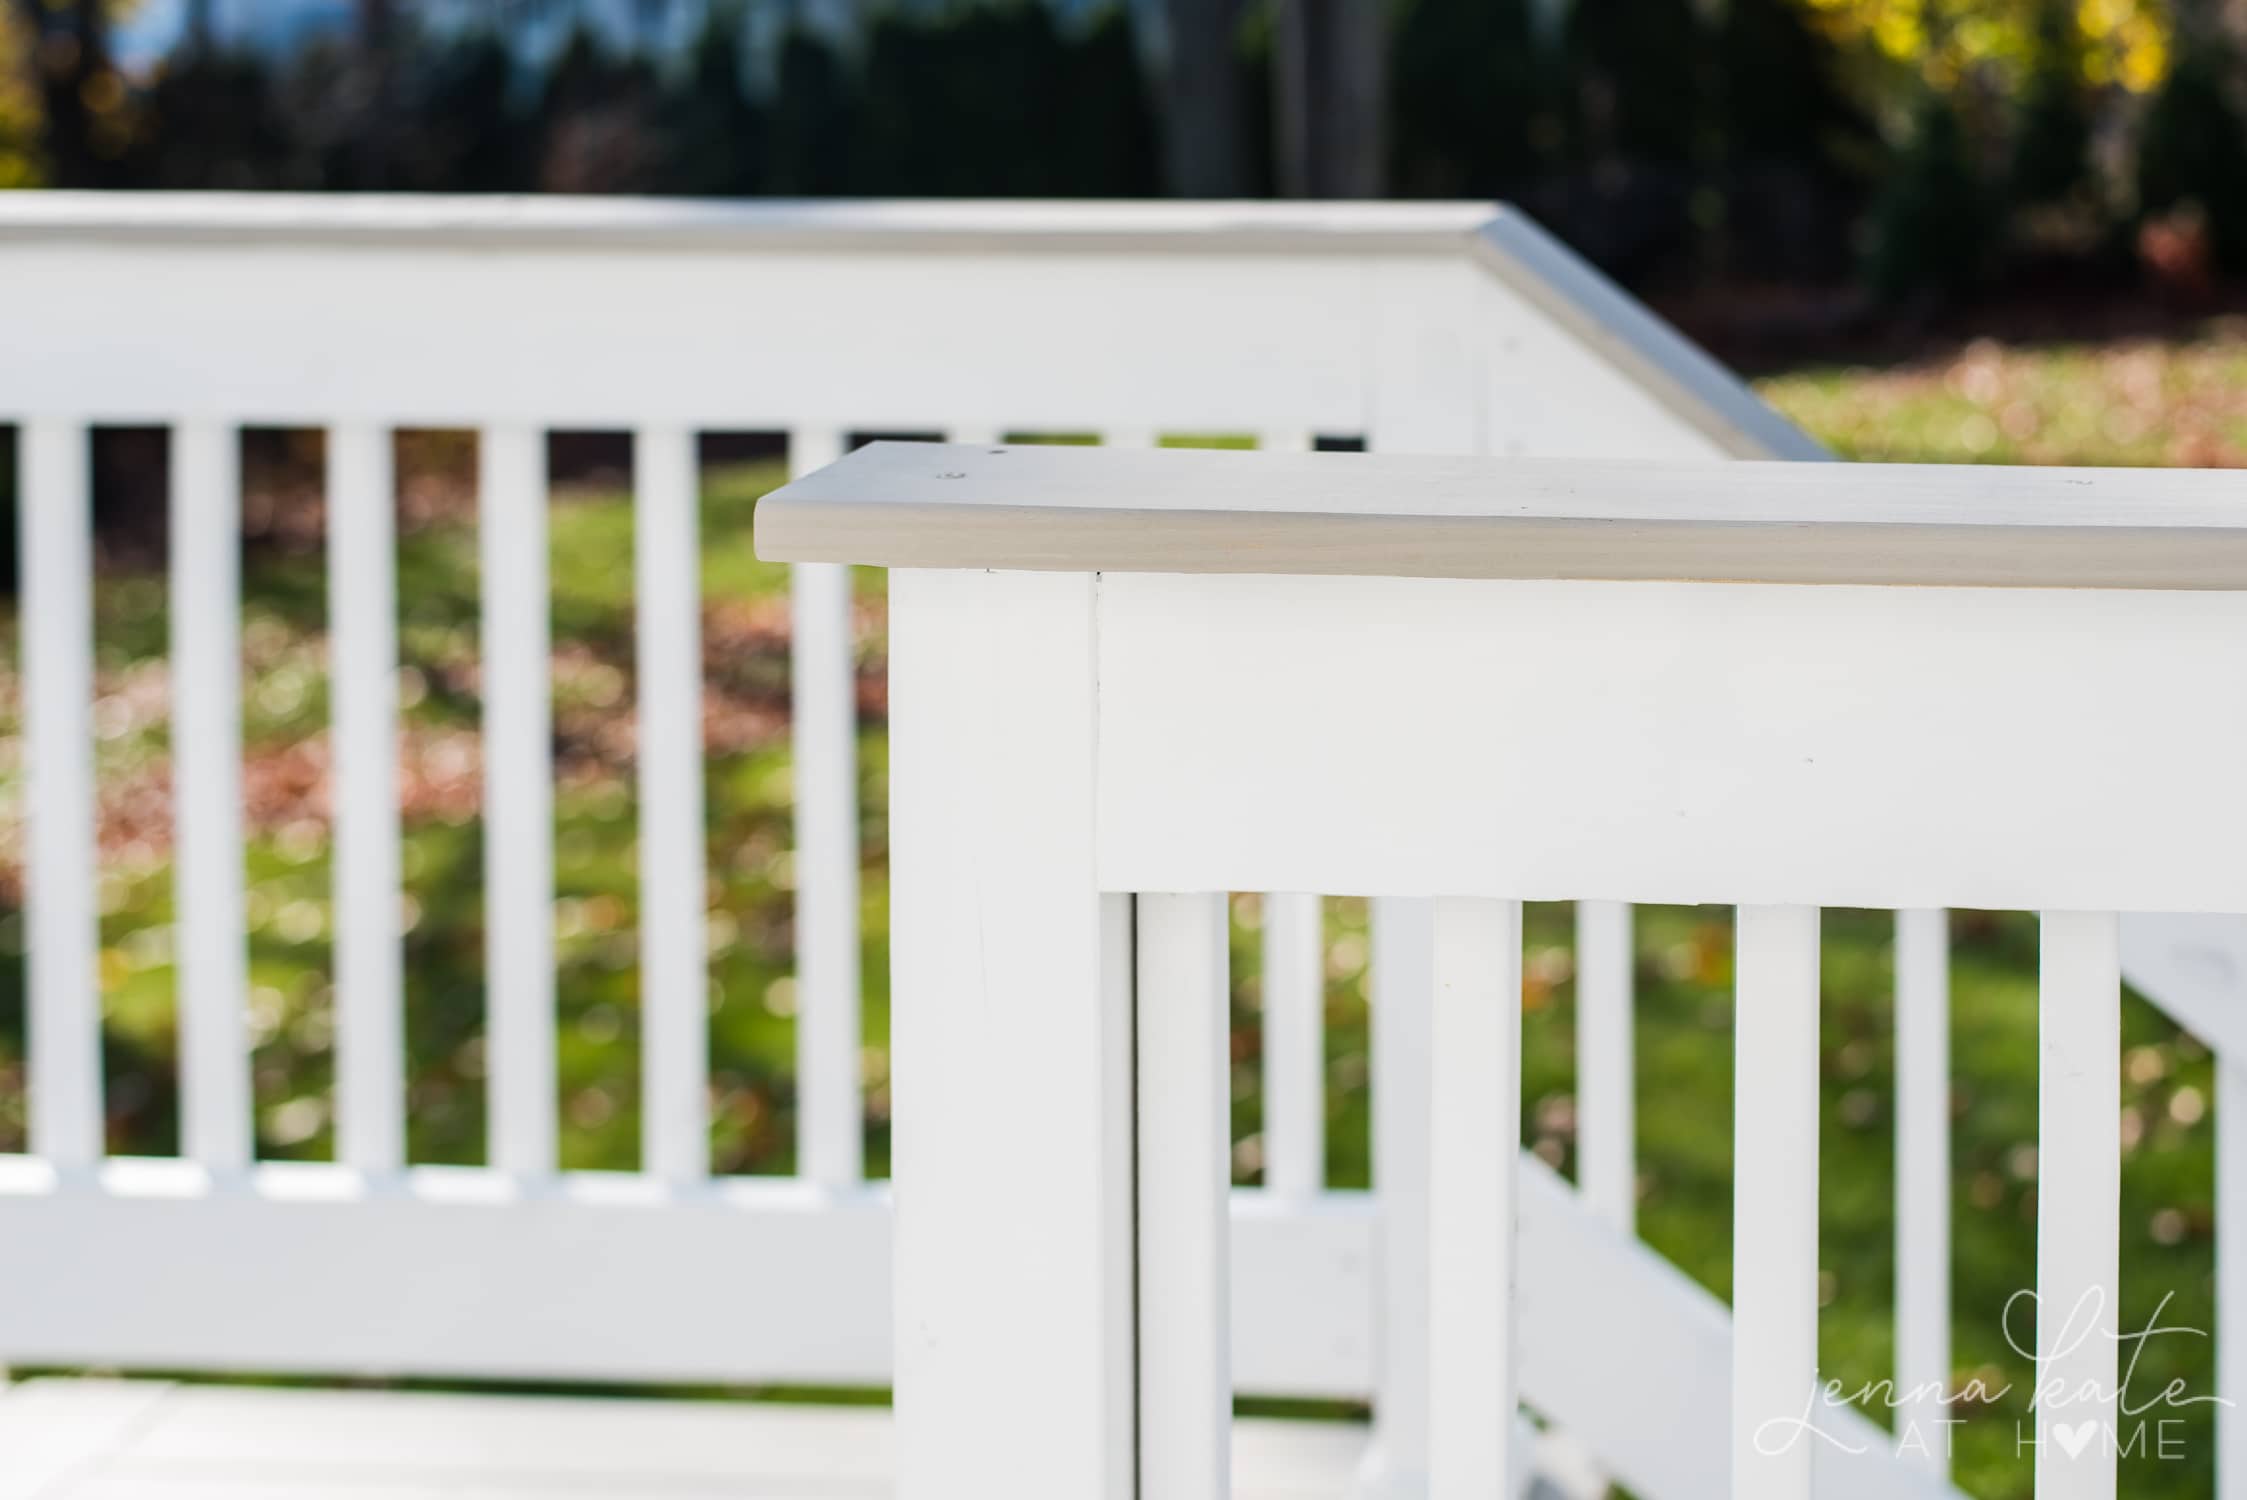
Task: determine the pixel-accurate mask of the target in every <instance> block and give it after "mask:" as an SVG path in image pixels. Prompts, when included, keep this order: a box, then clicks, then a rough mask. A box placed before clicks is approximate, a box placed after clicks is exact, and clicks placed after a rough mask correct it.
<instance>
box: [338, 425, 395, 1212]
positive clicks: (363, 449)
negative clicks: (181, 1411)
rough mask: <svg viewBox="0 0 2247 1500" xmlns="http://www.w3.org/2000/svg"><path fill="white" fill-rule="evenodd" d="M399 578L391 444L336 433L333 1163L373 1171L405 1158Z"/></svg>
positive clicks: (368, 428) (361, 431)
mask: <svg viewBox="0 0 2247 1500" xmlns="http://www.w3.org/2000/svg"><path fill="white" fill-rule="evenodd" d="M397 580H398V545H397V489H396V475H395V462H394V460H393V458H392V450H391V435H390V432H389V430H388V429H387V428H383V427H379V426H375V425H373V424H370V423H362V422H349V423H341V424H338V425H337V426H335V427H333V428H331V429H329V432H328V634H329V647H328V649H329V660H330V670H329V679H330V685H329V690H328V691H329V702H330V703H331V705H332V708H331V714H332V719H333V723H332V726H331V731H330V732H331V735H332V738H333V743H334V751H333V754H334V757H335V819H336V829H335V970H336V1001H335V1005H336V1155H337V1157H338V1159H339V1160H341V1161H343V1162H345V1163H347V1164H348V1165H350V1166H354V1167H357V1168H359V1169H360V1170H362V1171H365V1172H370V1173H384V1172H394V1171H396V1170H397V1169H398V1168H400V1167H401V1166H403V1165H404V1164H405V1159H406V1149H405V1145H406V1143H405V1113H404V1111H405V1097H406V1063H405V1052H406V1044H405V983H404V954H403V952H402V951H401V949H400V946H399V945H400V940H401V932H400V902H401V899H402V894H403V889H402V886H403V882H402V879H401V875H400V868H401V867H400V860H399V832H398V581H397Z"/></svg>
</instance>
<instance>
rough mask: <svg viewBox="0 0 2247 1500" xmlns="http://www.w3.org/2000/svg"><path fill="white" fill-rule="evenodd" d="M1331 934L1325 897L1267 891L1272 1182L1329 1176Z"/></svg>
mask: <svg viewBox="0 0 2247 1500" xmlns="http://www.w3.org/2000/svg"><path fill="white" fill-rule="evenodd" d="M1325 938H1326V934H1325V929H1324V922H1323V916H1322V911H1321V904H1320V901H1319V898H1318V897H1316V896H1307V895H1304V894H1302V893H1300V892H1296V891H1283V892H1274V893H1273V894H1271V895H1268V896H1266V897H1265V898H1264V941H1263V951H1264V984H1263V995H1264V1185H1265V1186H1266V1187H1267V1188H1269V1189H1271V1190H1272V1191H1273V1192H1275V1193H1290V1194H1295V1195H1299V1196H1308V1195H1310V1194H1313V1193H1316V1192H1317V1191H1318V1190H1319V1189H1320V1188H1321V1187H1323V1186H1324V1185H1325V1183H1326V1044H1325V1010H1326V941H1325Z"/></svg>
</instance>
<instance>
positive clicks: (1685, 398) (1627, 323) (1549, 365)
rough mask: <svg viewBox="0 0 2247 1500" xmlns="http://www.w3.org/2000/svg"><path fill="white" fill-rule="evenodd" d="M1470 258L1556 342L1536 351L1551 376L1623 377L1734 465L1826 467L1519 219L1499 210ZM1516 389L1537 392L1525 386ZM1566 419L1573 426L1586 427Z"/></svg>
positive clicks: (1607, 284)
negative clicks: (1614, 371)
mask: <svg viewBox="0 0 2247 1500" xmlns="http://www.w3.org/2000/svg"><path fill="white" fill-rule="evenodd" d="M1476 249H1477V251H1478V252H1480V254H1479V256H1478V259H1479V261H1480V263H1481V265H1482V266H1483V267H1484V268H1485V269H1486V270H1488V271H1489V272H1490V273H1491V276H1492V278H1493V279H1494V280H1495V281H1496V282H1498V283H1499V284H1501V285H1503V286H1504V287H1505V288H1507V289H1508V290H1509V291H1511V292H1512V293H1513V294H1515V295H1516V296H1518V297H1520V298H1521V299H1522V300H1523V301H1524V302H1526V303H1528V304H1529V305H1530V306H1532V307H1535V308H1536V309H1538V310H1539V311H1540V312H1542V313H1544V314H1545V315H1546V316H1547V317H1548V318H1549V319H1550V325H1551V329H1552V333H1553V334H1554V335H1556V336H1555V337H1553V338H1551V339H1550V340H1549V345H1550V347H1548V348H1546V349H1544V350H1541V351H1540V353H1541V354H1543V355H1544V356H1545V362H1544V363H1543V364H1542V368H1544V369H1545V370H1546V371H1547V372H1548V374H1549V375H1553V376H1557V375H1558V374H1559V373H1560V372H1559V371H1557V370H1555V369H1554V368H1553V367H1554V365H1555V364H1557V363H1559V358H1556V356H1557V357H1561V358H1564V357H1565V356H1566V354H1574V355H1575V356H1576V357H1577V358H1578V359H1586V358H1589V359H1597V360H1602V361H1605V362H1609V363H1611V364H1612V365H1613V366H1615V367H1617V368H1619V369H1622V370H1625V371H1628V372H1629V374H1630V377H1631V379H1630V385H1631V386H1632V388H1633V390H1634V393H1638V394H1641V395H1642V396H1643V397H1644V398H1645V399H1649V400H1651V401H1653V402H1656V403H1658V404H1659V405H1660V406H1661V407H1663V408H1664V409H1666V411H1667V412H1668V413H1670V414H1671V415H1672V416H1673V417H1675V418H1677V419H1680V420H1681V421H1682V423H1683V424H1684V425H1686V426H1688V427H1689V428H1690V429H1692V430H1693V431H1695V432H1696V433H1697V434H1698V435H1700V436H1702V437H1703V438H1705V439H1706V440H1707V441H1708V442H1710V443H1711V444H1712V445H1714V446H1715V447H1716V448H1717V449H1718V451H1720V452H1724V453H1728V454H1731V455H1732V456H1734V457H1737V458H1785V459H1819V458H1824V457H1826V453H1825V450H1824V449H1822V448H1820V447H1819V446H1818V445H1817V444H1816V443H1814V442H1812V441H1811V440H1810V439H1809V438H1808V437H1805V436H1804V435H1803V434H1802V433H1801V432H1800V431H1798V430H1797V429H1796V428H1795V427H1794V426H1793V425H1792V424H1791V423H1789V422H1788V421H1787V420H1786V419H1785V418H1784V417H1781V416H1780V415H1779V414H1778V413H1777V412H1774V411H1773V410H1771V408H1770V407H1768V406H1765V405H1764V404H1763V403H1762V402H1761V401H1758V400H1757V399H1756V398H1755V396H1754V395H1753V393H1751V392H1750V391H1748V390H1747V388H1746V387H1744V386H1743V385H1742V384H1741V383H1740V381H1739V380H1738V379H1737V378H1736V377H1735V376H1733V375H1732V373H1731V372H1730V371H1728V370H1726V369H1725V368H1724V367H1723V366H1722V365H1720V364H1718V363H1717V362H1716V361H1715V360H1713V359H1711V358H1710V357H1709V356H1708V355H1707V354H1705V353H1703V352H1702V351H1701V350H1700V349H1699V348H1696V347H1695V346H1694V345H1693V343H1692V342H1691V341H1690V340H1688V339H1686V338H1685V337H1684V336H1683V335H1682V334H1680V333H1679V332H1678V331H1677V330H1676V329H1674V328H1672V327H1670V326H1669V325H1668V324H1667V323H1665V322H1663V321H1662V320H1661V319H1660V318H1658V317H1656V316H1654V314H1653V313H1651V312H1649V311H1648V310H1647V309H1646V307H1645V306H1644V305H1643V304H1641V303H1640V302H1638V301H1637V300H1636V299H1634V298H1633V297H1631V295H1630V294H1629V293H1627V292H1625V291H1624V290H1623V289H1622V288H1621V287H1619V286H1617V285H1616V284H1615V283H1614V282H1612V281H1610V280H1608V279H1607V278H1606V277H1605V276H1602V275H1601V274H1600V273H1599V271H1598V270H1597V269H1596V268H1594V267H1593V266H1592V264H1591V263H1590V262H1589V261H1587V260H1585V259H1584V258H1583V257H1581V256H1579V255H1577V254H1576V252H1574V251H1573V250H1570V249H1569V248H1568V247H1567V246H1566V245H1564V244H1562V243H1561V242H1560V241H1559V240H1557V239H1555V238H1554V237H1553V236H1552V235H1551V234H1549V233H1547V232H1546V231H1545V230H1544V229H1543V228H1542V227H1541V226H1539V225H1538V223H1537V222H1536V221H1535V220H1534V219H1531V218H1530V217H1528V216H1527V215H1526V214H1521V213H1516V212H1513V211H1511V210H1504V209H1502V210H1501V211H1500V212H1498V213H1497V214H1495V215H1493V216H1492V217H1491V219H1490V221H1489V222H1488V223H1486V224H1484V225H1483V226H1482V227H1481V228H1480V229H1478V230H1477V231H1476ZM1553 383H1554V384H1556V385H1557V384H1560V383H1561V382H1560V381H1559V380H1557V379H1556V380H1554V382H1553ZM1519 388H1520V389H1522V390H1525V391H1535V390H1536V389H1537V387H1536V385H1535V383H1534V382H1533V381H1527V380H1525V381H1522V382H1521V383H1520V386H1519ZM1569 415H1570V416H1573V418H1574V420H1576V421H1585V420H1587V419H1589V418H1590V417H1591V414H1590V413H1588V412H1577V413H1572V414H1569ZM1616 415H1620V414H1616ZM1564 420H1565V418H1564ZM1611 420H1612V418H1611ZM1618 425H1622V424H1620V423H1618ZM1655 425H1656V424H1650V423H1646V422H1643V421H1641V422H1635V423H1630V424H1628V429H1629V430H1630V431H1632V432H1634V433H1638V432H1645V431H1647V430H1648V429H1649V428H1650V427H1653V426H1655ZM1497 451H1502V450H1497ZM1583 451H1585V452H1599V451H1601V450H1600V449H1599V448H1597V447H1593V446H1587V447H1586V448H1585V449H1583Z"/></svg>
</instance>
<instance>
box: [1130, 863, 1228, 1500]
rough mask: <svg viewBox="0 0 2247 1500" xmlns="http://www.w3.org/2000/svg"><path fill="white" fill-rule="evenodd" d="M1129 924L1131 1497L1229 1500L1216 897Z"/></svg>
mask: <svg viewBox="0 0 2247 1500" xmlns="http://www.w3.org/2000/svg"><path fill="white" fill-rule="evenodd" d="M1134 920H1135V941H1136V952H1137V966H1136V969H1135V971H1134V974H1133V988H1134V992H1135V995H1136V1002H1135V1004H1136V1011H1137V1023H1138V1047H1137V1051H1136V1053H1135V1066H1136V1070H1137V1074H1138V1078H1137V1082H1136V1091H1137V1106H1138V1112H1137V1122H1138V1142H1137V1146H1138V1149H1137V1166H1138V1184H1139V1186H1138V1197H1137V1199H1136V1209H1137V1214H1138V1253H1139V1286H1138V1307H1139V1347H1138V1367H1139V1416H1138V1425H1139V1491H1140V1493H1141V1494H1143V1495H1163V1496H1166V1497H1170V1500H1228V1497H1229V1496H1230V1495H1231V1494H1232V1489H1233V1486H1232V1453H1231V1447H1232V1442H1231V1440H1232V1425H1233V1382H1232V1374H1231V1371H1232V1360H1231V1349H1230V1344H1231V1334H1232V1326H1231V1322H1230V1320H1229V1318H1228V1316H1227V1313H1226V1300H1227V1277H1228V1273H1229V1271H1230V1263H1229V1261H1228V1258H1227V1252H1226V1246H1225V1228H1226V1203H1227V1199H1228V1196H1229V1193H1230V1184H1231V1180H1232V1068H1231V1060H1232V1059H1231V1051H1230V1048H1229V1046H1228V1042H1229V1040H1230V1033H1231V1027H1230V1026H1229V1025H1228V1024H1227V979H1226V913H1225V898H1224V897H1223V896H1222V895H1215V896H1209V895H1152V894H1150V895H1142V896H1140V897H1138V898H1137V902H1136V906H1135V912H1134Z"/></svg>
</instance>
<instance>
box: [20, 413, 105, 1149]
mask: <svg viewBox="0 0 2247 1500" xmlns="http://www.w3.org/2000/svg"><path fill="white" fill-rule="evenodd" d="M17 441H18V443H19V445H20V448H21V451H22V458H21V460H20V462H21V464H22V474H23V484H22V486H21V487H20V489H19V490H18V494H19V495H20V497H21V498H20V499H19V501H18V502H17V505H16V523H17V526H18V528H19V533H20V538H21V540H20V544H19V546H18V548H17V556H18V558H19V559H20V563H19V566H20V568H21V573H22V576H21V580H20V583H19V592H20V595H21V598H22V600H23V648H22V649H23V678H24V682H23V714H24V747H25V757H26V767H25V770H26V795H25V797H24V817H25V819H26V821H27V822H28V824H29V825H30V838H29V841H28V842H29V852H30V861H29V868H28V869H27V871H26V881H25V887H26V888H25V893H24V904H25V915H26V918H27V931H28V933H29V937H30V952H29V957H28V959H27V969H28V975H27V979H28V983H29V988H30V994H31V998H30V1016H29V1020H30V1026H31V1037H30V1049H31V1079H30V1082H31V1122H30V1123H31V1149H32V1151H33V1152H34V1153H36V1154H37V1155H39V1156H41V1157H44V1158H45V1159H46V1160H47V1161H49V1162H51V1163H53V1164H54V1165H55V1166H56V1167H57V1168H60V1169H62V1170H65V1171H74V1170H78V1169H81V1168H86V1167H91V1166H92V1165H93V1164H94V1163H95V1162H96V1161H98V1160H99V1159H100V1157H101V1154H102V1115H101V1108H102V1106H101V993H100V989H99V987H98V985H97V983H96V980H95V970H94V954H95V952H96V951H97V950H98V948H99V947H100V943H101V933H100V926H99V921H98V919H97V917H96V914H95V906H94V756H93V696H94V652H93V523H92V480H91V473H90V470H91V463H90V458H91V454H90V452H89V444H90V441H91V435H90V434H89V433H88V431H87V430H86V428H85V427H83V426H81V425H80V424H78V423H76V422H70V421H61V420H56V419H52V418H44V419H35V420H33V421H31V422H28V423H26V424H25V425H24V426H23V427H22V428H21V429H19V430H18V434H17Z"/></svg>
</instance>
